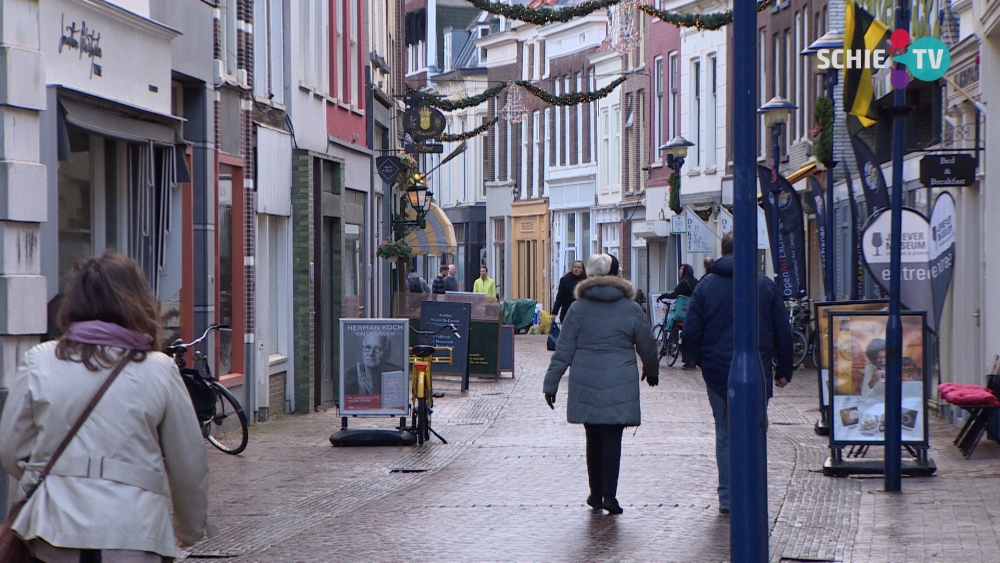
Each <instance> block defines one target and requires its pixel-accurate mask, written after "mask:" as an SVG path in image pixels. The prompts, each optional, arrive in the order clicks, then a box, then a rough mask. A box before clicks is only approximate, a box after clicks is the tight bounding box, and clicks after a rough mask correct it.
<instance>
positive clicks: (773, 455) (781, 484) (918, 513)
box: [187, 336, 1000, 563]
mask: <svg viewBox="0 0 1000 563" xmlns="http://www.w3.org/2000/svg"><path fill="white" fill-rule="evenodd" d="M516 352H517V356H516V358H517V370H516V373H515V377H514V378H513V379H510V378H509V377H508V378H504V379H501V380H500V381H499V382H496V383H494V382H492V381H475V380H474V381H473V383H472V389H471V391H469V392H468V393H466V394H464V395H462V394H460V393H459V392H458V382H457V381H455V382H449V381H444V382H443V384H442V385H440V386H439V387H438V389H439V390H444V391H445V393H446V397H445V398H444V399H441V400H439V401H438V403H437V405H436V409H435V413H434V426H435V427H436V429H437V430H438V431H439V432H440V433H441V434H442V435H444V436H445V438H446V439H448V440H449V443H448V444H447V445H444V444H441V443H440V442H437V441H432V442H431V443H430V444H429V445H425V446H424V447H423V448H417V447H410V448H334V447H332V446H330V444H329V442H328V436H329V435H330V434H331V433H332V432H333V431H335V430H336V429H337V428H338V427H339V418H338V417H337V416H336V413H335V412H334V411H328V412H322V413H315V414H311V415H307V416H288V417H284V418H281V419H280V420H277V421H272V422H268V423H265V424H259V425H257V426H255V427H254V428H253V431H252V433H251V438H250V446H249V447H248V448H247V450H246V452H245V453H244V454H243V455H241V456H237V457H230V456H226V455H224V454H221V453H219V452H215V451H212V452H211V453H210V464H211V468H212V485H211V506H210V514H211V519H212V520H213V522H214V523H216V524H217V525H218V526H219V527H220V529H221V534H220V535H219V536H218V537H216V538H215V539H213V540H207V541H204V542H202V543H201V544H199V545H197V546H195V548H194V549H193V550H191V551H190V553H189V556H188V559H187V560H188V561H199V560H207V558H210V557H211V558H218V557H225V558H227V560H229V561H234V562H261V563H263V562H320V561H323V562H326V561H350V562H364V561H435V562H440V561H455V562H459V561H566V562H579V561H670V562H692V563H694V562H717V561H726V560H728V558H729V519H728V516H723V515H720V514H719V512H718V506H717V501H716V498H715V478H716V476H715V465H714V455H713V454H714V441H713V440H714V430H713V426H712V416H711V411H710V410H709V408H708V401H707V399H706V396H705V390H704V385H703V383H702V381H701V377H700V375H699V374H698V372H697V371H695V370H680V369H672V368H667V367H665V366H664V367H661V384H660V386H659V387H656V388H653V389H650V388H649V387H647V386H646V385H645V384H643V387H642V407H643V425H642V426H641V427H640V428H639V429H638V430H637V431H635V432H632V431H631V430H630V431H628V432H626V435H625V439H624V445H623V449H624V452H623V460H622V474H621V481H620V487H619V493H618V498H619V500H620V501H621V503H622V506H623V507H624V509H625V513H624V514H623V515H621V516H618V517H611V516H608V515H606V514H603V515H597V514H594V513H592V512H591V511H590V510H589V508H588V507H587V506H586V505H585V503H584V501H585V499H586V496H587V477H586V469H585V464H584V439H583V429H582V428H581V427H580V426H578V425H570V424H568V423H567V422H566V420H565V385H566V379H564V380H563V386H562V390H561V392H560V394H559V396H558V398H557V403H556V407H557V408H556V411H555V412H553V411H550V410H549V409H548V408H546V406H545V403H544V401H543V399H542V393H541V381H542V377H543V375H544V369H545V367H546V366H547V364H548V357H549V353H548V352H546V351H545V341H544V337H542V336H519V337H517V341H516ZM436 385H437V384H436ZM815 396H816V380H815V376H814V375H813V373H812V372H811V370H806V369H800V370H799V371H798V372H797V374H796V379H795V380H794V381H793V383H792V384H791V385H789V386H788V387H787V388H785V389H783V390H779V392H778V395H777V397H776V398H775V399H774V400H773V401H772V403H771V406H770V410H769V415H770V422H771V426H770V430H769V434H768V436H769V452H768V465H769V512H770V519H771V528H772V534H771V553H772V561H775V562H778V561H856V562H862V561H865V562H867V561H893V562H895V561H906V562H917V561H948V562H978V561H997V560H998V556H997V554H996V545H997V543H998V539H1000V538H998V534H997V529H998V526H1000V522H998V520H997V519H998V517H1000V508H998V507H997V506H996V503H995V502H994V499H996V498H997V497H998V496H1000V483H998V481H997V480H996V479H995V476H996V472H995V469H993V466H994V465H995V460H996V459H997V458H998V457H1000V446H997V444H995V443H992V442H986V441H984V442H983V443H982V444H981V445H980V447H979V449H978V450H977V451H976V453H975V456H974V457H973V459H972V460H964V459H962V458H961V457H960V455H959V454H958V451H957V449H956V448H955V447H954V446H952V445H951V439H952V438H950V437H949V436H951V437H953V436H954V434H955V433H957V428H955V427H953V426H951V425H948V424H946V423H944V422H942V421H940V420H937V419H935V420H933V421H932V423H931V428H932V440H931V444H932V446H933V447H934V449H933V451H932V454H931V456H932V457H933V458H934V460H935V462H936V463H937V464H938V467H939V470H938V474H937V476H935V477H931V478H919V479H917V478H912V479H905V480H904V483H903V491H904V492H903V494H902V495H890V494H887V493H883V492H881V488H882V480H881V478H880V477H875V478H848V479H837V478H830V477H824V476H823V474H822V472H821V471H820V468H821V466H822V462H823V460H824V458H825V456H826V455H827V451H828V450H827V448H826V442H825V439H824V438H820V437H818V436H816V435H815V434H814V433H813V431H812V425H813V423H814V422H815V417H816V401H815ZM354 422H355V423H356V424H359V425H360V424H364V423H365V422H367V423H368V424H369V425H371V424H373V421H371V420H355V421H354ZM382 424H384V425H386V426H388V425H389V424H390V423H389V422H388V421H386V422H384V423H382ZM889 515H892V517H891V518H889Z"/></svg>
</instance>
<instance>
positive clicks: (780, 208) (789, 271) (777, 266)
mask: <svg viewBox="0 0 1000 563" xmlns="http://www.w3.org/2000/svg"><path fill="white" fill-rule="evenodd" d="M757 179H758V180H759V182H760V189H761V193H762V194H763V196H764V197H762V198H761V204H760V206H761V207H762V208H763V209H764V216H765V217H766V220H767V229H768V234H769V237H770V240H771V242H772V247H773V248H774V251H773V252H771V262H772V265H773V266H774V272H775V277H774V283H775V284H777V286H778V291H780V292H781V294H782V296H783V297H784V298H785V299H793V298H796V297H801V296H804V295H805V294H806V293H807V288H806V254H805V253H806V235H805V221H804V220H803V213H802V201H801V200H800V199H799V194H798V193H797V192H796V191H795V188H793V187H792V185H791V184H789V183H788V180H787V179H785V177H784V176H782V175H781V174H775V173H774V171H772V170H771V169H770V168H766V167H764V166H760V165H758V166H757ZM775 183H776V185H777V186H778V193H777V197H775V195H776V194H775V193H774V191H773V185H774V184H775ZM775 208H777V209H775ZM776 213H777V217H778V225H775V224H774V217H775V214H776ZM775 228H777V232H775Z"/></svg>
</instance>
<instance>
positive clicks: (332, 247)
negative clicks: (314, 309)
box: [318, 217, 341, 405]
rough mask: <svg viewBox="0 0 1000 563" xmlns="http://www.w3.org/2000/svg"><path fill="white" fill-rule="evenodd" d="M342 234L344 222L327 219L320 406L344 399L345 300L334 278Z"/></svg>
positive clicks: (321, 316)
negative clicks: (342, 330)
mask: <svg viewBox="0 0 1000 563" xmlns="http://www.w3.org/2000/svg"><path fill="white" fill-rule="evenodd" d="M339 233H340V220H339V219H337V218H335V217H323V239H322V245H323V246H322V248H323V251H322V252H323V260H322V262H323V264H322V270H323V271H322V274H321V276H320V285H321V288H322V289H321V291H322V296H321V299H322V303H323V306H322V307H321V308H320V310H319V316H320V322H321V323H322V334H323V354H322V358H321V361H322V366H321V368H320V374H321V376H320V396H319V401H318V402H319V404H320V405H323V404H325V403H330V402H332V401H336V400H337V398H338V397H339V396H340V388H339V378H338V374H339V371H340V363H339V361H338V357H337V350H338V349H339V346H340V323H339V322H337V321H338V319H339V317H340V315H339V313H340V308H341V299H340V294H339V292H337V291H335V288H334V275H333V272H335V271H337V270H338V269H339V268H340V261H339V260H337V258H338V255H339V254H340V253H339V251H338V249H339V246H340V245H339V244H338V242H339V241H338V239H339V237H338V236H337V235H338V234H339Z"/></svg>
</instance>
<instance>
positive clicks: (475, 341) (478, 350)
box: [469, 319, 500, 378]
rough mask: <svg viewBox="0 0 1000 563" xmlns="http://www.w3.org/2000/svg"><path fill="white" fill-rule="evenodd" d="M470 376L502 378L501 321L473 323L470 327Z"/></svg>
mask: <svg viewBox="0 0 1000 563" xmlns="http://www.w3.org/2000/svg"><path fill="white" fill-rule="evenodd" d="M469 375H479V376H489V377H493V378H496V377H500V319H497V320H496V321H494V322H488V321H472V324H471V326H470V327H469Z"/></svg>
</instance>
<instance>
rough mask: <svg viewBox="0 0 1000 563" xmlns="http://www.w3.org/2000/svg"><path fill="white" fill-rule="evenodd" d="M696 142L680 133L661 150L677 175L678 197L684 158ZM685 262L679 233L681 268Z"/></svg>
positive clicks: (678, 260) (678, 248)
mask: <svg viewBox="0 0 1000 563" xmlns="http://www.w3.org/2000/svg"><path fill="white" fill-rule="evenodd" d="M693 146H694V143H692V142H691V141H689V140H687V139H685V138H684V137H682V136H681V135H678V136H676V137H674V138H673V139H671V140H670V142H668V143H667V144H665V145H663V146H661V147H660V150H661V151H665V152H666V154H667V168H669V169H671V170H673V171H674V174H676V175H677V197H678V198H680V191H681V168H682V167H683V166H684V159H685V158H687V155H688V147H693ZM683 262H684V258H683V257H682V256H681V235H680V233H678V234H677V267H678V268H680V267H681V264H682V263H683Z"/></svg>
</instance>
